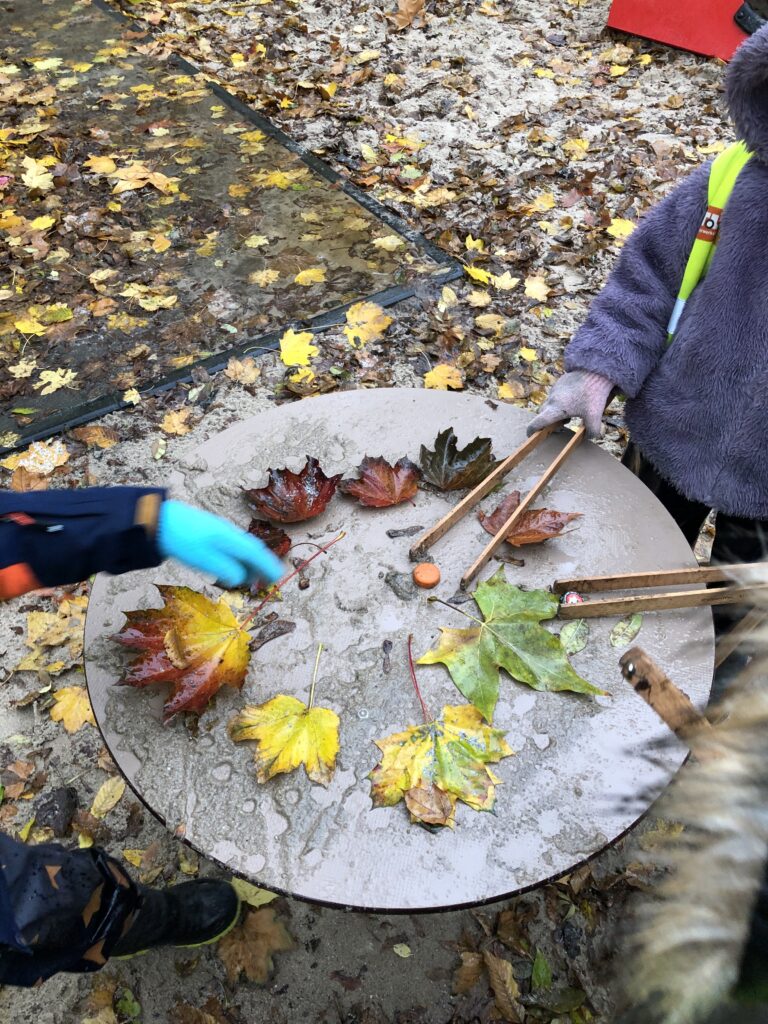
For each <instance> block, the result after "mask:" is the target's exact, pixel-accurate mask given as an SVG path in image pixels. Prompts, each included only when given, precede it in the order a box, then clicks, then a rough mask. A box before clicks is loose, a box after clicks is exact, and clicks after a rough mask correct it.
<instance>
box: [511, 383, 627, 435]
mask: <svg viewBox="0 0 768 1024" xmlns="http://www.w3.org/2000/svg"><path fill="white" fill-rule="evenodd" d="M615 386H616V385H615V384H614V383H613V382H612V381H610V380H608V378H607V377H603V376H602V375H601V374H599V373H591V372H590V371H589V370H571V372H570V373H564V374H563V376H562V377H560V378H559V380H556V381H555V383H554V384H553V385H552V388H551V390H550V392H549V394H548V395H547V399H546V401H545V402H544V404H543V405H542V406H541V408H540V410H539V414H538V415H537V416H536V417H535V418H534V419H532V420H531V422H530V423H529V424H528V430H527V431H526V433H527V434H528V437H530V436H531V434H534V433H535V432H536V431H537V430H541V429H542V427H548V426H549V425H550V424H552V423H557V421H558V420H569V419H570V418H571V417H572V416H578V417H579V419H581V420H583V421H584V426H585V427H586V428H587V434H588V435H589V437H600V423H601V421H602V418H603V413H604V412H605V407H606V405H607V404H608V398H609V396H610V394H611V391H613V389H614V387H615Z"/></svg>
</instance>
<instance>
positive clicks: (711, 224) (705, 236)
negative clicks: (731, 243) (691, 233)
mask: <svg viewBox="0 0 768 1024" xmlns="http://www.w3.org/2000/svg"><path fill="white" fill-rule="evenodd" d="M722 212H723V211H722V210H721V209H719V208H718V207H717V206H708V207H707V212H706V213H705V214H704V220H703V221H702V222H701V227H700V228H699V233H698V234H697V235H696V238H697V239H699V240H700V241H702V242H714V240H715V239H716V238H717V232H718V231H719V230H720V215H721V214H722Z"/></svg>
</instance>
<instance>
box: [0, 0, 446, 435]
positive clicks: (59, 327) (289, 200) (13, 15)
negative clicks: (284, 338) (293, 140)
mask: <svg viewBox="0 0 768 1024" xmlns="http://www.w3.org/2000/svg"><path fill="white" fill-rule="evenodd" d="M0 37H2V40H3V60H2V62H0V102H2V104H3V108H4V109H3V126H4V129H6V130H7V132H8V134H7V136H5V138H4V142H6V143H7V145H8V149H7V151H3V150H2V149H1V148H0V153H1V154H2V156H1V157H0V195H2V196H3V197H4V198H5V204H4V206H3V218H4V219H2V220H0V251H2V250H3V249H5V254H4V255H5V258H7V259H9V261H10V269H11V273H12V278H13V284H14V293H13V294H10V295H8V296H5V298H4V301H2V302H0V408H1V409H2V410H3V414H2V415H0V435H3V434H5V433H7V432H11V433H14V432H19V431H21V432H23V431H24V430H25V429H27V431H28V432H31V431H33V430H34V428H35V425H36V424H37V425H39V424H40V423H41V422H43V421H44V420H47V419H52V418H55V417H56V416H57V414H58V415H59V416H61V415H63V414H66V413H74V410H75V409H76V407H78V406H82V405H84V404H87V403H94V402H98V401H99V400H100V399H103V398H104V397H105V396H108V395H110V394H113V393H114V394H116V395H118V396H119V395H120V394H122V393H124V392H125V391H126V390H129V389H131V388H138V389H142V388H145V387H148V386H150V385H152V384H156V383H157V382H158V381H160V380H161V379H163V378H164V377H165V376H167V375H168V374H169V373H172V372H174V371H178V370H179V369H181V368H183V367H185V366H188V365H189V364H190V363H193V362H194V361H196V360H199V359H202V358H205V357H208V356H210V355H213V354H218V353H223V352H226V351H227V350H229V349H232V348H234V347H237V346H241V345H244V344H245V343H246V342H247V341H248V340H249V339H253V338H259V337H261V336H262V335H264V334H266V333H267V332H270V331H274V330H277V329H279V328H281V326H283V325H286V324H287V323H288V322H289V321H291V320H296V319H305V318H309V317H312V316H313V315H316V314H321V313H323V312H324V311H328V310H330V309H333V308H335V307H338V306H340V305H343V304H345V303H348V302H351V301H353V300H356V299H361V298H364V297H365V296H368V295H371V294H374V293H377V292H379V291H382V290H384V289H388V288H391V287H393V286H407V285H409V283H411V282H414V281H415V280H417V279H418V278H420V277H424V276H425V275H427V276H428V275H430V274H432V273H434V272H436V271H437V270H438V269H439V265H438V264H437V263H435V262H434V261H433V260H432V259H431V258H430V257H429V256H428V255H426V254H425V253H424V252H422V251H420V250H419V249H418V248H417V247H416V246H415V245H414V244H413V243H412V242H411V241H408V240H406V239H405V238H401V237H400V236H399V235H397V234H396V233H395V232H394V231H393V229H392V228H391V227H389V226H387V225H386V224H384V223H383V222H382V221H380V220H379V219H377V217H375V216H374V215H373V214H371V213H370V212H368V211H367V210H366V209H364V208H363V207H362V206H360V205H359V204H358V203H357V202H355V201H354V200H353V199H352V198H351V197H350V196H348V195H346V194H345V193H344V192H343V191H341V189H340V188H339V187H338V185H337V184H335V183H334V182H332V181H329V180H326V179H325V178H324V177H322V176H321V175H320V174H318V173H315V171H313V170H312V169H311V168H310V167H309V166H308V165H307V164H305V163H304V162H303V161H302V160H301V159H300V158H299V157H298V156H296V155H294V154H292V153H291V152H289V151H288V150H287V149H286V148H284V147H283V146H282V145H281V144H280V143H279V142H278V141H276V140H275V139H273V138H271V137H270V136H269V135H268V134H266V133H265V132H263V131H261V130H260V129H259V128H257V127H256V126H255V125H254V124H253V123H252V122H251V121H249V120H247V119H244V118H243V115H242V113H241V112H238V111H235V110H233V109H231V108H230V107H229V106H227V105H226V103H225V102H224V101H223V100H222V98H220V97H219V96H217V95H215V94H213V93H212V92H211V91H210V90H209V89H208V88H207V86H206V84H205V81H204V80H203V78H202V77H201V76H192V75H190V74H187V73H185V71H183V70H182V69H181V68H179V67H177V66H175V65H174V64H173V63H172V62H170V61H164V60H163V59H162V57H161V55H160V54H159V53H157V52H155V51H154V50H153V47H152V43H151V40H150V39H149V37H147V36H142V35H141V34H139V33H136V32H131V31H130V26H129V30H128V31H127V30H126V27H125V25H124V23H121V22H120V21H118V20H116V19H115V18H113V17H111V16H110V15H109V14H107V13H105V12H104V11H102V10H100V9H99V8H98V7H96V6H92V5H90V4H89V3H85V2H76V3H73V2H72V0H53V2H46V3H39V2H32V0H25V2H19V3H17V4H16V5H15V7H13V8H12V9H9V5H5V6H4V9H3V10H2V11H1V12H0ZM24 157H31V158H33V159H34V160H37V161H42V162H43V163H44V164H45V165H47V169H48V170H50V171H51V172H52V173H53V175H54V186H55V187H53V188H50V189H47V190H43V191H40V190H37V191H35V190H31V189H30V188H29V187H28V186H27V184H26V183H25V182H24V181H23V180H22V175H23V173H24V170H25V167H24V165H23V163H22V160H23V158H24ZM93 157H95V158H97V159H100V160H102V164H100V165H97V166H99V167H103V168H104V172H103V173H98V174H97V173H95V172H94V168H93V166H92V165H90V166H86V162H87V161H89V160H91V158H93ZM110 160H111V161H112V169H113V171H115V172H119V171H120V169H124V168H126V167H128V166H129V165H135V164H136V163H139V164H141V165H143V166H144V167H145V168H147V169H148V172H153V173H159V174H160V175H161V176H163V177H160V178H157V179H156V181H157V183H158V185H159V187H158V188H156V187H154V186H153V185H145V186H144V187H141V188H137V189H134V190H133V191H125V192H122V193H119V194H115V193H114V192H113V189H114V187H115V185H116V184H117V182H118V179H117V178H115V177H109V176H108V173H107V172H108V171H109V169H110V163H109V161H110ZM43 169H44V170H45V167H44V168H43ZM3 175H8V177H7V178H6V177H3ZM39 218H47V220H43V221H41V220H39ZM48 220H50V224H49V225H48V226H44V227H43V226H41V225H45V224H47V221H48ZM33 222H34V224H33ZM3 243H5V245H3ZM392 246H394V247H395V248H394V249H392V250H391V251H390V249H389V248H388V247H392ZM306 272H311V273H309V275H308V277H309V279H310V282H311V279H312V277H313V276H314V277H319V278H322V279H321V280H318V281H316V282H315V283H308V284H302V283H300V282H301V281H302V280H304V278H302V277H299V281H298V282H297V280H296V277H297V275H301V274H305V275H306ZM4 283H6V282H0V284H4ZM126 291H127V292H128V294H125V293H126ZM55 304H64V305H65V306H66V307H67V308H68V309H69V310H70V311H71V313H72V316H71V318H70V319H69V320H66V321H62V322H55V323H46V319H47V318H48V317H49V315H50V314H47V313H45V312H44V310H46V309H47V308H48V307H50V306H51V305H55ZM30 307H32V312H30ZM35 310H37V312H35ZM53 315H55V314H53ZM30 319H32V320H35V319H36V320H37V322H38V323H39V324H40V325H41V327H42V328H44V329H45V334H42V335H40V334H35V333H34V331H31V332H30V330H29V329H27V331H26V332H20V331H19V330H17V329H16V328H15V327H14V324H15V323H16V322H18V321H20V320H21V321H22V323H23V322H24V321H25V320H26V321H29V320H30ZM22 358H23V360H25V361H27V362H29V361H31V360H35V361H36V367H35V369H34V370H33V371H32V372H31V373H30V374H29V375H28V376H18V375H16V374H11V373H9V371H8V369H7V367H8V366H11V365H13V366H16V365H17V364H18V363H19V362H20V360H21V359H22ZM58 368H63V369H68V370H72V371H74V373H75V374H76V375H77V376H76V377H75V378H74V379H73V380H72V384H73V387H62V388H60V389H59V390H56V391H53V392H52V393H51V394H49V395H47V396H43V395H41V389H40V388H35V385H36V384H39V383H40V376H39V375H40V372H41V371H44V370H54V371H55V370H56V369H58ZM12 409H17V410H23V411H22V412H19V413H16V414H12V413H11V412H10V410H12Z"/></svg>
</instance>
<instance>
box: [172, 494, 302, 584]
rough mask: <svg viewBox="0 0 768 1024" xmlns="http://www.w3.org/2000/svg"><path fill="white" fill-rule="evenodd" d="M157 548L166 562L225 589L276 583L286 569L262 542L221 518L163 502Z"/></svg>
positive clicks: (174, 503) (177, 504) (175, 502)
mask: <svg viewBox="0 0 768 1024" xmlns="http://www.w3.org/2000/svg"><path fill="white" fill-rule="evenodd" d="M157 546H158V549H159V551H160V554H161V555H162V556H163V558H176V559H178V561H179V562H183V563H184V564H185V565H189V566H191V567H192V568H193V569H200V570H202V572H208V573H210V574H211V575H212V576H215V577H216V579H217V580H219V581H220V582H221V583H223V584H224V586H226V587H239V586H241V585H242V584H243V583H252V582H253V581H254V580H257V579H258V580H260V581H261V582H263V583H277V581H278V580H279V579H280V578H281V576H282V575H283V565H282V563H281V562H280V559H279V558H277V557H276V556H275V555H274V554H273V553H272V552H271V551H270V550H269V548H268V547H267V546H266V545H265V544H262V542H261V541H260V540H258V539H257V538H256V537H252V536H251V535H250V534H248V533H246V532H245V531H244V530H241V529H240V528H239V527H237V526H235V525H234V524H233V523H230V522H229V521H228V520H227V519H222V518H221V517H220V516H214V515H211V513H210V512H204V511H203V510H202V509H199V508H194V507H193V506H192V505H185V504H184V503H183V502H181V501H164V502H163V504H162V505H161V506H160V516H159V519H158V523H157Z"/></svg>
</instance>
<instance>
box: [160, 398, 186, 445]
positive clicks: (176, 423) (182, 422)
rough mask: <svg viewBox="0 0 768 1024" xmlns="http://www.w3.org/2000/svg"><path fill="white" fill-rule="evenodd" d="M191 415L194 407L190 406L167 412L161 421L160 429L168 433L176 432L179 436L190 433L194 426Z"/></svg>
mask: <svg viewBox="0 0 768 1024" xmlns="http://www.w3.org/2000/svg"><path fill="white" fill-rule="evenodd" d="M191 415H192V409H191V408H190V407H189V406H185V407H184V408H183V409H177V410H176V411H174V412H167V413H166V414H165V416H163V418H162V420H161V421H160V429H161V430H163V431H165V433H166V434H175V435H176V436H177V437H181V436H182V435H184V434H188V433H189V432H190V430H191V429H192V427H193V426H194V424H192V423H190V422H189V418H190V416H191Z"/></svg>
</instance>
